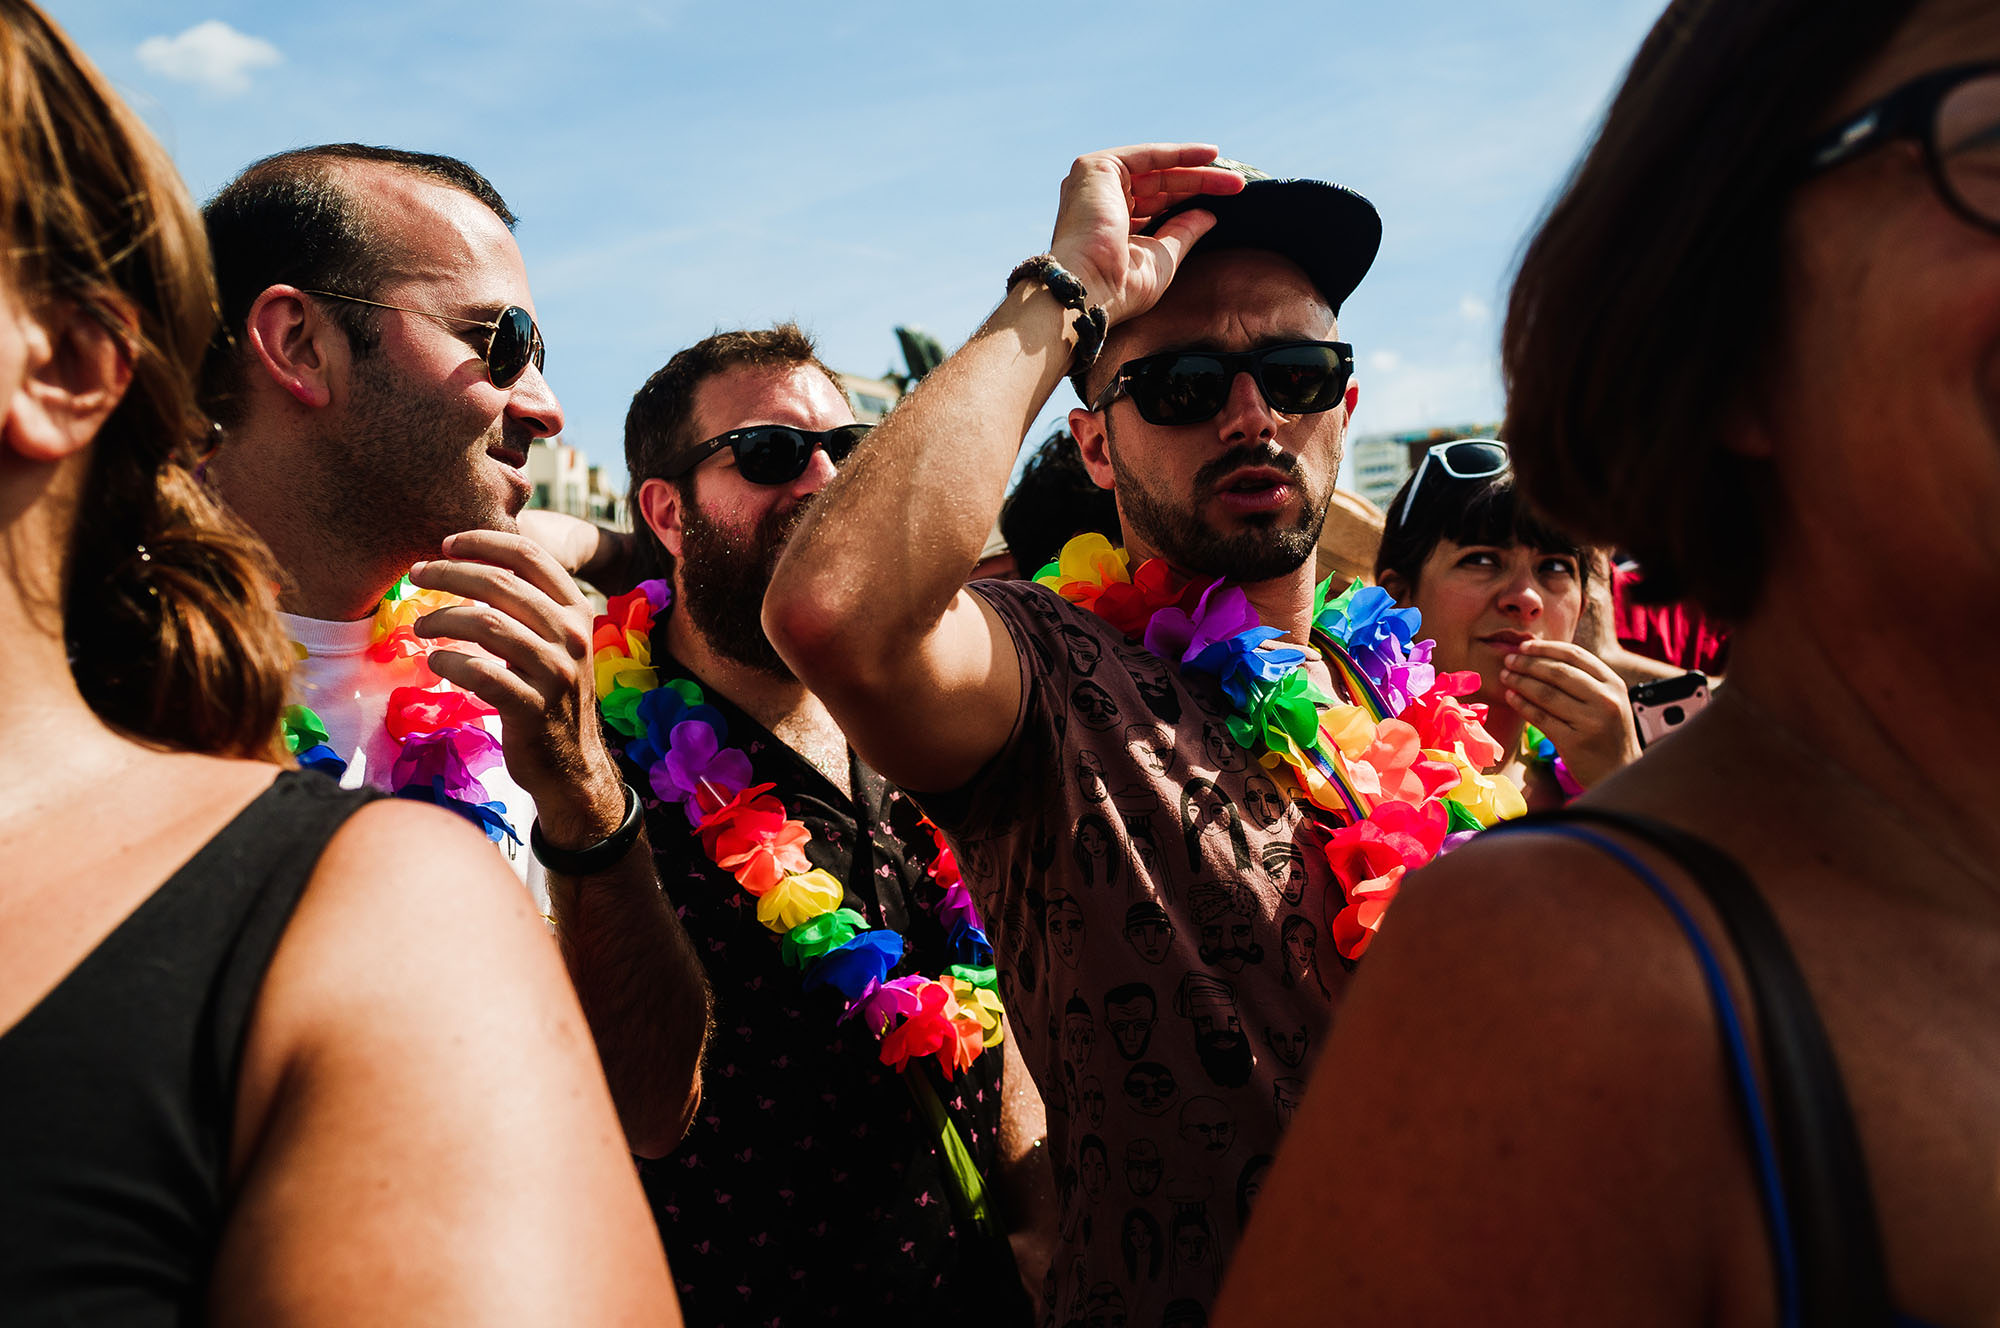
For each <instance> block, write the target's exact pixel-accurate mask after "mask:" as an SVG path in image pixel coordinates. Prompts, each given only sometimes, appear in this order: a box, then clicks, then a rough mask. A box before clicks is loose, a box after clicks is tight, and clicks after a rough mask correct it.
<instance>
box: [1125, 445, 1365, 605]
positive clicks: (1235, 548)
mask: <svg viewBox="0 0 2000 1328" xmlns="http://www.w3.org/2000/svg"><path fill="white" fill-rule="evenodd" d="M1105 436H1106V440H1107V441H1108V442H1109V443H1111V446H1110V447H1109V449H1108V451H1109V452H1110V456H1111V471H1112V474H1113V475H1114V476H1115V477H1116V480H1117V486H1118V487H1117V493H1118V507H1119V510H1120V511H1121V512H1122V513H1123V514H1124V517H1125V521H1126V523H1127V524H1128V525H1129V526H1130V527H1132V528H1133V529H1135V530H1137V531H1138V532H1139V533H1140V534H1141V535H1142V536H1144V538H1145V539H1146V541H1147V543H1149V544H1151V545H1152V546H1153V547H1154V548H1155V549H1157V550H1158V551H1159V553H1160V556H1161V557H1163V558H1165V559H1166V560H1167V562H1169V563H1170V564H1172V565H1173V566H1175V567H1177V568H1179V569H1180V570H1182V571H1184V572H1191V573H1194V574H1196V575H1199V576H1223V577H1228V578H1229V579H1230V580H1232V581H1238V582H1245V581H1270V580H1273V579H1275V578H1277V577H1281V576H1286V575H1289V574H1290V573H1292V572H1296V571H1297V570H1298V569H1299V568H1300V566H1302V565H1303V564H1304V563H1305V561H1306V559H1308V558H1310V557H1312V556H1313V549H1314V547H1315V546H1316V545H1318V543H1319V532H1320V528H1321V527H1322V526H1324V525H1325V524H1326V509H1327V507H1328V505H1329V504H1330V503H1331V502H1332V501H1333V489H1332V487H1331V486H1328V488H1327V490H1326V492H1324V493H1314V492H1313V491H1312V490H1310V489H1308V488H1307V487H1306V485H1305V480H1304V477H1303V476H1302V475H1301V474H1300V473H1299V464H1298V460H1297V459H1296V458H1294V457H1291V456H1288V455H1287V454H1286V453H1284V452H1283V451H1281V450H1280V449H1278V448H1277V447H1275V446H1257V447H1232V448H1230V449H1229V450H1228V451H1227V452H1224V453H1223V454H1222V455H1221V456H1219V457H1216V458H1215V459H1214V460H1212V461H1210V462H1209V463H1208V464H1206V465H1204V466H1203V467H1202V468H1201V469H1200V470H1198V471H1196V472H1195V476H1194V484H1193V487H1192V492H1191V493H1190V494H1189V495H1188V499H1187V501H1186V503H1184V504H1181V505H1176V504H1175V503H1174V502H1173V501H1172V500H1171V499H1169V498H1167V497H1165V496H1164V495H1161V494H1158V493H1155V492H1153V490H1151V489H1149V488H1147V487H1146V484H1145V482H1144V481H1143V480H1141V479H1140V478H1139V476H1138V474H1137V472H1135V471H1132V470H1129V469H1127V468H1126V466H1125V464H1124V463H1123V462H1122V461H1121V460H1120V459H1119V455H1118V448H1117V446H1116V442H1117V440H1116V439H1115V438H1114V437H1112V435H1111V429H1110V424H1109V421H1106V426H1105ZM1245 465H1261V466H1271V467H1274V468H1276V469H1278V470H1282V471H1284V472H1285V474H1286V476H1287V478H1288V480H1289V482H1290V483H1292V484H1295V485H1297V486H1298V489H1299V497H1300V499H1301V501H1302V506H1301V508H1300V512H1299V519H1298V521H1297V522H1296V523H1295V524H1293V525H1290V526H1279V525H1277V524H1276V521H1277V518H1272V522H1271V524H1269V525H1265V526H1261V527H1258V528H1254V529H1251V530H1245V531H1239V532H1238V533H1236V534H1234V535H1223V534H1219V533H1217V532H1216V531H1214V530H1212V529H1210V528H1209V526H1208V525H1207V523H1205V522H1204V521H1202V519H1201V518H1200V517H1199V516H1197V515H1196V503H1197V500H1198V499H1199V498H1201V497H1205V496H1206V495H1207V494H1209V493H1210V492H1212V491H1213V489H1214V485H1215V482H1216V481H1217V480H1219V479H1221V478H1222V477H1223V476H1225V475H1227V474H1228V473H1229V472H1230V471H1232V470H1236V469H1238V468H1240V467H1242V466H1245Z"/></svg>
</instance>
